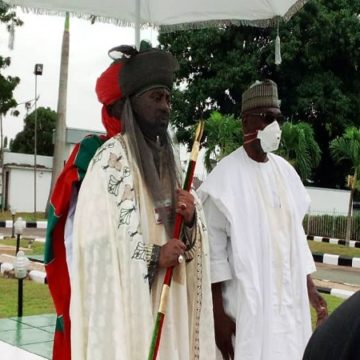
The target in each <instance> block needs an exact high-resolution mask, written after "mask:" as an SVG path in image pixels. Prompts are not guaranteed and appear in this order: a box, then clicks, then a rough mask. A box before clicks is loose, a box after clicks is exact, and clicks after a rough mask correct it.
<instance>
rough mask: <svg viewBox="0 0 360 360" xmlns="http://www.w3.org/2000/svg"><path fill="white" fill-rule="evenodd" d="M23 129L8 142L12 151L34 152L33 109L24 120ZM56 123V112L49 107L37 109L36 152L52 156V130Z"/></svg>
mask: <svg viewBox="0 0 360 360" xmlns="http://www.w3.org/2000/svg"><path fill="white" fill-rule="evenodd" d="M24 122H25V126H24V130H23V131H21V132H19V133H18V134H17V135H16V137H15V139H14V141H12V142H11V143H10V150H11V151H13V152H18V153H24V154H33V153H34V129H35V111H33V112H32V113H30V114H29V115H28V116H27V117H26V118H25V120H24ZM55 124H56V112H55V111H54V110H51V109H50V108H43V107H40V108H38V109H37V153H38V154H39V155H48V156H52V155H53V152H54V145H53V143H52V142H53V131H54V129H55Z"/></svg>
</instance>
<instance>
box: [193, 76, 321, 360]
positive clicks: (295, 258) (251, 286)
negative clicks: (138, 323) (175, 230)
mask: <svg viewBox="0 0 360 360" xmlns="http://www.w3.org/2000/svg"><path fill="white" fill-rule="evenodd" d="M280 116H281V113H280V108H279V100H278V94H277V86H276V84H275V83H274V82H272V81H271V80H266V81H264V82H257V83H255V84H254V85H253V86H251V87H250V88H249V89H248V90H247V91H245V92H244V94H243V99H242V118H243V130H244V145H243V146H242V147H240V148H239V149H237V150H236V151H234V152H233V153H232V154H230V155H229V156H227V157H225V158H224V159H223V160H222V161H220V163H219V164H218V165H217V166H216V168H215V169H214V170H213V171H212V172H211V173H210V175H209V176H208V178H207V179H206V181H205V182H204V183H203V185H202V186H201V187H200V189H199V192H200V197H201V199H202V200H203V204H204V211H205V215H206V220H207V224H208V232H209V241H210V254H211V281H212V283H213V284H212V292H213V303H214V320H215V337H216V343H217V346H218V348H219V350H220V352H221V354H222V358H224V359H234V358H235V359H236V360H289V359H291V360H300V359H301V358H302V354H303V351H304V348H305V345H306V343H307V341H308V339H309V337H310V335H311V319H310V309H309V299H310V302H311V304H312V305H313V306H314V307H315V309H316V311H317V314H318V318H319V320H320V321H322V320H323V319H324V318H325V317H326V316H327V310H326V303H325V301H324V300H323V299H322V297H321V296H320V295H319V293H318V292H317V291H316V288H315V286H314V284H313V282H312V280H311V277H310V275H309V274H310V273H312V272H313V271H315V265H314V262H313V259H312V255H311V253H310V250H309V247H308V244H307V242H306V237H305V234H304V230H303V227H302V219H303V217H304V215H305V213H306V211H307V209H308V207H309V196H308V194H307V192H306V190H305V188H304V186H303V184H302V183H301V180H300V178H299V176H298V175H297V173H296V171H295V170H294V169H293V167H292V166H291V165H290V164H289V163H288V162H287V161H285V160H284V159H283V158H281V157H279V156H277V155H274V154H271V151H274V150H276V149H277V147H278V145H279V142H280V136H281V130H280V127H279V124H278V122H277V119H278V118H279V117H280ZM308 295H309V297H308ZM218 355H220V354H218ZM220 357H221V356H220Z"/></svg>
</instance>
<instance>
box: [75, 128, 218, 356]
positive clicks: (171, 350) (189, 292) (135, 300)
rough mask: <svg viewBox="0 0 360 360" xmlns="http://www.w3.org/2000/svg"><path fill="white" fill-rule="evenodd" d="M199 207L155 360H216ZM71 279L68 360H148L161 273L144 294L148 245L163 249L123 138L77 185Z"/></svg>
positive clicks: (102, 152)
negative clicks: (193, 240)
mask: <svg viewBox="0 0 360 360" xmlns="http://www.w3.org/2000/svg"><path fill="white" fill-rule="evenodd" d="M196 205H197V214H198V217H197V227H196V229H195V230H194V231H196V236H197V238H196V245H195V246H197V250H196V252H195V255H194V258H193V260H192V261H190V262H189V263H185V262H184V263H182V264H181V265H179V266H176V268H175V271H174V277H173V281H172V283H171V287H170V294H169V302H168V306H167V313H166V316H165V320H164V327H163V334H162V338H161V342H160V348H159V354H158V359H159V360H170V359H171V360H192V359H203V360H209V359H210V360H211V359H214V358H215V355H214V354H215V345H214V334H213V320H212V301H211V290H210V269H209V259H208V257H209V256H208V248H207V247H208V245H207V238H206V236H205V235H206V234H204V231H203V226H202V218H201V214H202V210H201V208H200V205H199V203H197V204H196ZM73 240H74V243H73V274H72V279H71V292H72V294H71V305H70V317H71V344H72V349H71V350H72V359H73V360H105V359H106V360H144V359H147V356H148V352H149V348H150V341H151V336H152V330H153V326H154V320H155V317H156V314H157V310H158V306H159V296H160V291H161V285H162V282H163V278H164V273H165V271H164V270H163V269H162V270H160V271H159V273H158V274H157V276H155V280H154V283H153V285H152V288H151V292H150V289H149V282H148V279H147V278H146V276H147V273H148V269H147V263H146V258H147V256H148V254H147V251H148V248H147V245H148V244H151V243H153V244H157V245H162V244H164V243H165V241H166V233H165V229H164V226H163V225H162V224H156V221H155V213H154V208H153V205H152V200H151V199H150V196H149V194H148V192H147V190H146V187H145V186H144V184H143V182H142V179H141V177H140V176H139V173H138V169H137V167H136V166H135V165H134V163H133V162H132V159H131V154H129V150H128V145H127V139H126V136H121V135H117V136H116V137H114V138H112V139H110V140H108V141H107V142H106V143H105V144H104V145H103V146H102V147H100V148H99V150H98V151H97V153H96V154H95V156H94V158H93V160H92V161H91V163H90V165H89V168H88V171H87V174H86V176H85V178H84V181H83V183H82V186H81V189H80V192H79V197H78V202H77V207H76V212H75V219H74V239H73Z"/></svg>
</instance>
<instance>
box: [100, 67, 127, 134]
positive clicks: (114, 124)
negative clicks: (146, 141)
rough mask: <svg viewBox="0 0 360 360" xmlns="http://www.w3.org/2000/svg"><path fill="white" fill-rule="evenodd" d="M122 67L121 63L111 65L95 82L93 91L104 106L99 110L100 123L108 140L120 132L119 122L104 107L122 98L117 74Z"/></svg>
mask: <svg viewBox="0 0 360 360" xmlns="http://www.w3.org/2000/svg"><path fill="white" fill-rule="evenodd" d="M123 65H124V63H123V62H115V63H112V64H111V65H110V66H109V67H108V68H107V69H106V70H105V71H104V72H103V73H102V74H101V75H100V77H99V78H98V79H97V81H96V87H95V91H96V94H97V97H98V99H99V101H100V102H101V103H102V104H103V105H104V106H103V108H102V110H101V116H102V123H103V125H104V127H105V129H106V132H107V135H108V137H109V138H110V137H112V136H114V135H116V134H118V133H119V132H120V131H121V122H120V120H119V119H117V118H115V117H112V116H110V115H109V114H108V111H107V109H106V106H107V105H111V104H112V103H114V102H115V101H116V100H119V99H121V97H122V92H121V89H120V85H119V73H120V70H121V68H122V66H123Z"/></svg>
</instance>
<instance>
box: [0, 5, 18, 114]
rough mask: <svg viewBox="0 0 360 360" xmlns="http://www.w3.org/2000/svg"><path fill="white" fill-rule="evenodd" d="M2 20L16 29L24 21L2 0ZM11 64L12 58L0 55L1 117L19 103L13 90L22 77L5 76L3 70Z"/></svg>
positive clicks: (0, 20) (0, 9)
mask: <svg viewBox="0 0 360 360" xmlns="http://www.w3.org/2000/svg"><path fill="white" fill-rule="evenodd" d="M0 22H1V23H3V24H5V25H6V26H7V28H8V29H9V30H10V29H11V31H14V30H13V29H14V27H15V26H20V25H22V21H21V20H20V19H19V18H17V17H16V13H15V12H14V11H13V10H12V9H11V8H10V7H9V6H8V5H6V4H5V3H4V2H3V1H1V0H0ZM9 65H10V58H9V57H3V56H1V55H0V117H1V115H5V114H6V113H7V112H8V111H9V110H10V109H11V108H13V107H15V106H16V105H17V103H16V100H15V99H14V96H13V92H14V89H15V87H16V86H17V85H18V84H19V82H20V79H19V78H18V77H16V76H15V77H14V76H4V75H3V74H2V73H1V71H2V70H4V69H6V68H7V67H8V66H9Z"/></svg>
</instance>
